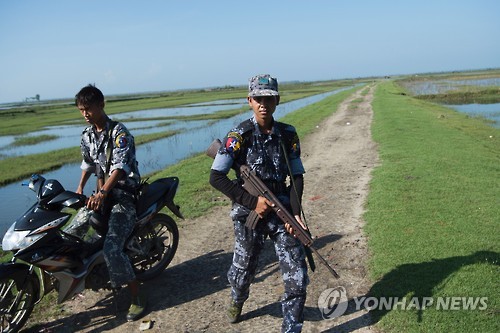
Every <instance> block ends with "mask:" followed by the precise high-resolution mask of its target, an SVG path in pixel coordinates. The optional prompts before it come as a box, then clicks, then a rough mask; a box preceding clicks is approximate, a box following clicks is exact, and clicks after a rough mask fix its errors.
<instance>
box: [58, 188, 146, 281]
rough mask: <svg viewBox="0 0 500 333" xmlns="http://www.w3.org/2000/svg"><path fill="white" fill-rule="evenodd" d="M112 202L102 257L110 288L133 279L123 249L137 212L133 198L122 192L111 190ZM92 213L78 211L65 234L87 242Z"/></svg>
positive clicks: (130, 267) (84, 209)
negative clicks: (107, 272) (106, 269)
mask: <svg viewBox="0 0 500 333" xmlns="http://www.w3.org/2000/svg"><path fill="white" fill-rule="evenodd" d="M111 200H112V204H113V207H112V208H111V213H110V216H109V221H108V226H109V227H108V232H107V233H106V236H105V239H104V247H103V254H104V260H105V261H106V266H107V267H108V271H109V278H110V281H111V285H112V286H113V288H118V287H121V286H122V285H124V284H126V283H128V282H130V281H132V280H134V279H135V273H134V270H133V269H132V265H131V264H130V260H129V258H128V256H127V255H126V254H125V253H124V251H123V249H124V247H125V241H126V240H127V238H128V237H129V236H130V234H131V233H132V230H133V228H134V224H135V220H136V212H135V201H134V197H133V196H132V195H131V194H129V193H127V192H125V191H122V190H119V189H114V190H113V191H112V198H111ZM91 214H92V210H90V209H88V208H86V207H83V208H81V209H80V210H79V211H78V213H77V214H76V215H75V217H74V218H73V221H71V223H70V225H68V227H67V228H66V229H65V232H67V233H69V234H72V235H75V236H77V237H80V238H82V239H84V240H85V239H88V238H89V236H88V231H89V229H90V223H89V219H90V215H91Z"/></svg>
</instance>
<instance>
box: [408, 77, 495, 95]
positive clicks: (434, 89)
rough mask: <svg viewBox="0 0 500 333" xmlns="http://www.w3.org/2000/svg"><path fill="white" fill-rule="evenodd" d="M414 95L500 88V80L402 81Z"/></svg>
mask: <svg viewBox="0 0 500 333" xmlns="http://www.w3.org/2000/svg"><path fill="white" fill-rule="evenodd" d="M401 84H402V85H403V86H404V87H405V88H406V89H408V90H409V91H410V92H411V93H412V94H413V95H435V94H441V93H445V92H448V91H452V90H457V89H459V88H460V87H463V86H480V87H488V86H492V87H498V86H500V78H489V79H477V80H430V81H411V82H410V81H402V83H401Z"/></svg>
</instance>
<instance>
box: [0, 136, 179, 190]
mask: <svg viewBox="0 0 500 333" xmlns="http://www.w3.org/2000/svg"><path fill="white" fill-rule="evenodd" d="M176 133H177V132H176V131H165V132H158V133H151V134H144V135H139V136H138V137H137V138H135V142H136V144H137V145H138V146H139V145H141V144H145V143H148V142H151V141H155V140H158V139H161V138H166V137H169V136H172V135H174V134H176ZM81 159H82V157H81V153H80V147H70V148H64V149H59V150H55V151H51V152H47V153H39V154H32V155H26V156H19V157H10V158H6V159H3V160H0V170H2V172H1V173H0V185H6V184H9V183H12V182H15V181H18V180H21V179H25V178H27V177H29V176H30V175H32V174H33V173H44V172H47V171H50V170H54V169H57V168H59V167H61V166H63V165H65V164H67V163H78V162H80V161H81Z"/></svg>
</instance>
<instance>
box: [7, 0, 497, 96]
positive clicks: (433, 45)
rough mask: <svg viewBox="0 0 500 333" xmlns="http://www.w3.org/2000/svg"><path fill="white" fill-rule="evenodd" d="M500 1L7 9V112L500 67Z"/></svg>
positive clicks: (27, 0) (91, 4)
mask: <svg viewBox="0 0 500 333" xmlns="http://www.w3.org/2000/svg"><path fill="white" fill-rule="evenodd" d="M499 33H500V1H498V0H470V1H461V0H452V1H448V0H419V1H417V0H413V1H404V0H400V1H397V0H394V1H383V0H378V1H377V0H318V1H315V0H311V1H303V0H302V1H295V0H287V1H284V0H283V1H272V0H269V1H237V0H232V1H225V0H224V1H222V0H221V1H217V0H211V1H208V0H204V1H201V0H184V1H180V0H178V1H168V0H163V1H160V0H158V1H157V0H146V1H139V0H137V1H128V0H86V1H83V0H57V1H56V0H45V1H35V0H24V1H23V0H0V47H1V51H0V103H5V102H17V101H22V100H24V98H26V97H33V96H35V95H36V94H39V95H40V98H41V99H52V98H67V97H70V98H71V97H73V96H74V95H75V93H76V92H77V91H78V90H79V89H80V88H81V87H83V86H84V85H86V84H88V83H95V84H96V85H97V86H98V87H99V88H101V90H102V91H103V93H104V94H105V95H106V94H122V93H134V92H148V91H165V90H176V89H190V88H204V87H214V86H225V85H245V84H246V83H247V80H248V78H249V77H250V76H252V75H254V74H259V73H270V74H272V75H273V76H276V77H277V78H278V81H292V80H300V81H316V80H330V79H341V78H356V77H365V76H372V75H376V76H379V75H395V74H411V73H421V72H440V71H450V70H468V69H482V68H498V67H500V37H499Z"/></svg>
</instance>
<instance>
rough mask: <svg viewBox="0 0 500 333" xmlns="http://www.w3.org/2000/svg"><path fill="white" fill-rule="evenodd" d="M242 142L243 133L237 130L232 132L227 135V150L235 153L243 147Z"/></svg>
mask: <svg viewBox="0 0 500 333" xmlns="http://www.w3.org/2000/svg"><path fill="white" fill-rule="evenodd" d="M242 143H243V138H242V137H241V135H240V134H239V133H236V132H231V133H229V134H228V135H227V140H226V151H227V152H228V153H229V154H231V155H233V154H234V153H236V152H237V151H238V150H239V149H240V148H241V144H242Z"/></svg>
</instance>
